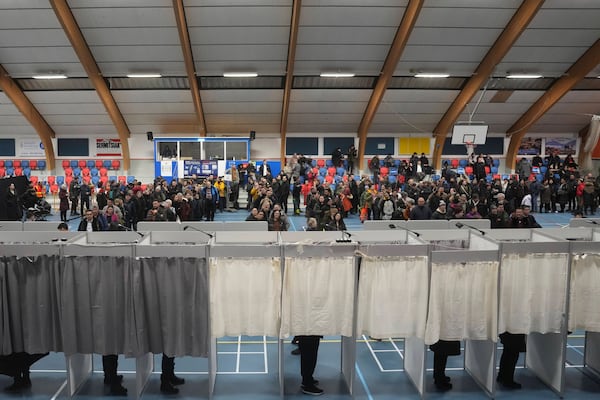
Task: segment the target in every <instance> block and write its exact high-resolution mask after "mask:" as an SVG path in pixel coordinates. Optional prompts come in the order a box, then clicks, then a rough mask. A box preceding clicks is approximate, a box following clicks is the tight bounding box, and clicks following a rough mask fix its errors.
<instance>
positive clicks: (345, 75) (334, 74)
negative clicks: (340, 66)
mask: <svg viewBox="0 0 600 400" xmlns="http://www.w3.org/2000/svg"><path fill="white" fill-rule="evenodd" d="M353 77H354V74H352V73H349V72H323V73H321V78H353Z"/></svg>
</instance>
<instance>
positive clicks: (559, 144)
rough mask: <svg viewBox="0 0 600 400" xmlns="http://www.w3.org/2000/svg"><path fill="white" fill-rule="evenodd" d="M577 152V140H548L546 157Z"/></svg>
mask: <svg viewBox="0 0 600 400" xmlns="http://www.w3.org/2000/svg"><path fill="white" fill-rule="evenodd" d="M576 150H577V139H576V138H547V139H546V155H548V154H559V155H567V154H575V153H576Z"/></svg>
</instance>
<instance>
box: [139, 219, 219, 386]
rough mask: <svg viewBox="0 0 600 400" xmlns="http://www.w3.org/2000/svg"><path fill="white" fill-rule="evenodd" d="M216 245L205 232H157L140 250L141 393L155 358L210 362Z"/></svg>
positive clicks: (144, 242)
mask: <svg viewBox="0 0 600 400" xmlns="http://www.w3.org/2000/svg"><path fill="white" fill-rule="evenodd" d="M210 240H211V237H210V236H208V235H207V234H206V233H204V232H197V231H189V232H183V231H178V232H169V231H153V232H149V233H148V234H147V235H146V236H144V237H143V239H141V240H140V241H139V243H138V244H137V245H136V248H135V254H136V258H135V261H134V262H133V265H132V282H133V287H132V290H133V293H132V297H133V309H134V314H135V332H136V340H137V347H136V350H135V354H134V355H135V356H136V361H137V363H138V365H137V375H136V388H138V389H140V388H142V389H143V387H144V385H145V384H146V382H147V380H148V377H149V376H150V374H151V373H152V371H153V369H154V368H153V365H152V364H153V360H154V358H153V357H152V355H153V354H166V355H167V356H169V357H183V356H191V357H203V358H208V352H209V347H210V346H209V339H210V333H209V332H210V323H209V284H208V246H209V241H210ZM147 361H148V362H147ZM207 364H209V363H207ZM210 370H211V368H210V365H208V366H202V368H201V367H200V366H198V372H199V373H200V372H203V373H206V372H209V371H210ZM140 393H141V392H140ZM138 395H139V393H138Z"/></svg>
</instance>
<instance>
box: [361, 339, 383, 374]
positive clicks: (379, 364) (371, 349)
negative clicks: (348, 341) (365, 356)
mask: <svg viewBox="0 0 600 400" xmlns="http://www.w3.org/2000/svg"><path fill="white" fill-rule="evenodd" d="M363 337H365V335H363ZM365 339H366V338H365ZM367 347H368V348H369V351H370V352H371V355H372V356H373V359H374V360H375V363H377V366H378V367H379V371H381V372H383V366H382V365H381V363H380V362H379V358H378V357H377V356H376V355H375V353H374V352H373V348H372V347H371V343H369V342H368V341H367Z"/></svg>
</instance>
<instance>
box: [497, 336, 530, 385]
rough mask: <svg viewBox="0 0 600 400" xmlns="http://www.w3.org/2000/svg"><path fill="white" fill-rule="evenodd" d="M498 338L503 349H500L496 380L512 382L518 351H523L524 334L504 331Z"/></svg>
mask: <svg viewBox="0 0 600 400" xmlns="http://www.w3.org/2000/svg"><path fill="white" fill-rule="evenodd" d="M500 340H501V342H502V345H503V347H504V350H502V355H501V356H500V368H499V369H498V381H500V382H505V383H512V382H514V376H515V368H516V367H517V361H518V360H519V353H521V352H523V351H525V335H521V334H512V333H508V332H504V333H502V334H501V335H500Z"/></svg>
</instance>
